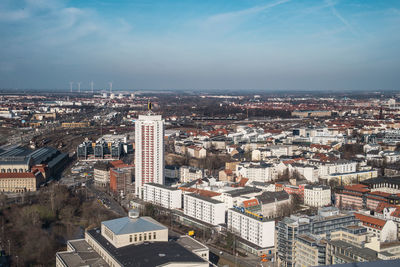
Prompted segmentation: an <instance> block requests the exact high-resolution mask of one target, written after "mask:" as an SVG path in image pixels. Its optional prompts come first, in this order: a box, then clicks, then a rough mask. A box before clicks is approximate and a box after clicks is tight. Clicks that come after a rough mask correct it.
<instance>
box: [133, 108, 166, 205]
mask: <svg viewBox="0 0 400 267" xmlns="http://www.w3.org/2000/svg"><path fill="white" fill-rule="evenodd" d="M145 183H156V184H164V120H163V119H162V118H161V115H152V114H148V115H139V118H138V120H136V122H135V194H136V195H137V196H139V197H140V198H142V188H143V185H144V184H145Z"/></svg>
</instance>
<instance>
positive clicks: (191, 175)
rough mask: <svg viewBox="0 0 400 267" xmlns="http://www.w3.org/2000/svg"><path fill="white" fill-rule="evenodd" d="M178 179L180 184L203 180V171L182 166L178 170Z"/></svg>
mask: <svg viewBox="0 0 400 267" xmlns="http://www.w3.org/2000/svg"><path fill="white" fill-rule="evenodd" d="M179 173H180V179H181V182H182V183H188V182H191V181H194V180H197V179H202V178H204V171H203V170H202V169H198V168H194V167H189V166H182V167H180V169H179Z"/></svg>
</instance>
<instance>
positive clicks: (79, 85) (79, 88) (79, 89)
mask: <svg viewBox="0 0 400 267" xmlns="http://www.w3.org/2000/svg"><path fill="white" fill-rule="evenodd" d="M80 92H81V82H78V93H80Z"/></svg>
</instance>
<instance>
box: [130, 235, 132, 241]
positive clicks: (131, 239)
mask: <svg viewBox="0 0 400 267" xmlns="http://www.w3.org/2000/svg"><path fill="white" fill-rule="evenodd" d="M129 243H132V235H130V236H129Z"/></svg>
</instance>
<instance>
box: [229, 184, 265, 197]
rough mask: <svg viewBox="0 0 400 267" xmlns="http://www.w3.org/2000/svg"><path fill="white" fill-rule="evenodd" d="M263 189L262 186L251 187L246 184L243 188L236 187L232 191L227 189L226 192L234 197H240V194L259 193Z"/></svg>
mask: <svg viewBox="0 0 400 267" xmlns="http://www.w3.org/2000/svg"><path fill="white" fill-rule="evenodd" d="M261 191H262V190H261V189H260V188H257V187H250V186H245V187H243V188H239V189H234V190H231V191H227V192H225V193H226V194H230V195H231V196H232V197H238V196H240V195H246V194H250V193H258V192H261Z"/></svg>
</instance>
